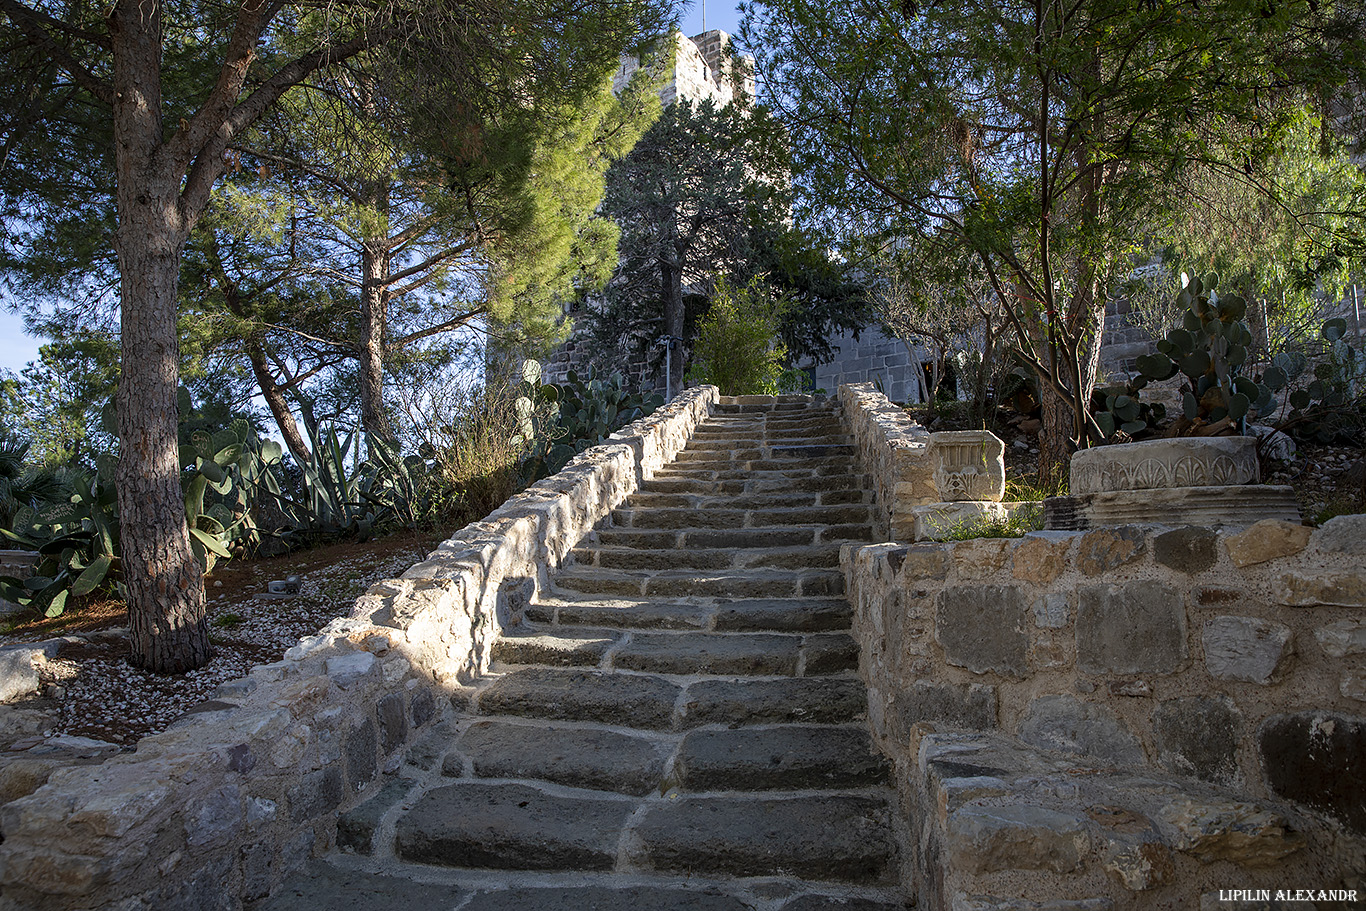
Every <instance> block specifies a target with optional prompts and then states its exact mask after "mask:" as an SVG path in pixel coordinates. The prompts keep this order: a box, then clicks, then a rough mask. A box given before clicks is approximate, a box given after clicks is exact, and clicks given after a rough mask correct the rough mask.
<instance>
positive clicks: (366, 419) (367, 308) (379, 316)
mask: <svg viewBox="0 0 1366 911" xmlns="http://www.w3.org/2000/svg"><path fill="white" fill-rule="evenodd" d="M369 196H370V199H369V200H368V202H369V203H370V205H371V206H373V207H374V209H375V211H376V212H377V213H379V214H380V215H381V216H387V215H388V213H389V196H388V191H387V189H386V188H385V186H383V185H377V186H376V187H375V188H374V191H373V192H372V193H370V194H369ZM381 222H382V223H385V225H386V229H385V230H384V231H383V232H381V233H380V234H379V236H377V237H367V238H365V240H364V241H362V243H361V290H360V338H358V339H357V340H356V348H357V353H358V355H359V361H360V422H361V426H362V427H364V428H365V432H366V433H371V434H374V435H375V436H378V437H380V438H381V439H384V440H393V438H394V430H393V427H392V426H391V425H390V423H389V414H388V412H387V411H386V410H385V408H384V354H385V342H386V338H385V336H386V332H387V324H388V317H389V266H390V254H389V238H388V232H387V218H381Z"/></svg>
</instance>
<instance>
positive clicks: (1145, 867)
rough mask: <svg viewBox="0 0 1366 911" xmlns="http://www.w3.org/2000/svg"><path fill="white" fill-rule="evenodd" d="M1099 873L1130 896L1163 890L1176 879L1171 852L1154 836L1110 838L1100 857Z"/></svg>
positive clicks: (1150, 833)
mask: <svg viewBox="0 0 1366 911" xmlns="http://www.w3.org/2000/svg"><path fill="white" fill-rule="evenodd" d="M1101 869H1103V870H1104V871H1105V872H1106V873H1108V874H1109V875H1110V876H1111V877H1113V878H1114V879H1115V880H1117V881H1118V882H1119V884H1120V885H1121V886H1123V887H1124V888H1126V889H1128V890H1129V891H1130V892H1143V891H1146V890H1148V889H1153V888H1156V887H1157V886H1164V885H1166V884H1167V883H1169V882H1171V881H1172V880H1173V879H1174V878H1175V876H1176V864H1175V862H1174V861H1173V860H1172V850H1171V848H1169V847H1167V846H1166V845H1165V844H1163V843H1162V840H1161V839H1160V838H1159V837H1158V836H1157V833H1155V832H1145V833H1141V834H1138V835H1131V834H1126V835H1119V836H1115V837H1111V838H1110V839H1109V844H1108V845H1106V847H1105V850H1104V851H1103V852H1102V854H1101Z"/></svg>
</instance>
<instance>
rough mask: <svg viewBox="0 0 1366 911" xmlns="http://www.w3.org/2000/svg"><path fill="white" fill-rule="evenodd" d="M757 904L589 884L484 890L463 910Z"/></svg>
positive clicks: (718, 908)
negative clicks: (565, 887)
mask: <svg viewBox="0 0 1366 911" xmlns="http://www.w3.org/2000/svg"><path fill="white" fill-rule="evenodd" d="M753 907H754V906H753V905H750V904H747V903H745V902H742V901H740V900H739V899H737V898H735V897H733V896H730V895H721V894H718V893H715V892H698V891H693V890H691V889H671V888H665V887H654V886H632V887H628V888H623V889H609V888H605V887H602V886H585V887H581V888H567V889H555V888H531V889H501V890H498V891H489V892H483V891H481V892H477V893H475V895H474V897H473V898H472V899H471V900H470V903H469V904H468V905H465V906H464V907H463V908H461V909H460V911H752V909H753ZM413 911H420V909H413Z"/></svg>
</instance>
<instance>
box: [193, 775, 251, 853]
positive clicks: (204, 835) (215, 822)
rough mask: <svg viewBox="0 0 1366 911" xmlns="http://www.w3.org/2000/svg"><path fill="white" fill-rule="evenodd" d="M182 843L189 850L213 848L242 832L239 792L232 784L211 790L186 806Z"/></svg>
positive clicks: (240, 797)
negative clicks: (183, 839)
mask: <svg viewBox="0 0 1366 911" xmlns="http://www.w3.org/2000/svg"><path fill="white" fill-rule="evenodd" d="M184 815H185V841H186V842H187V843H188V844H189V845H190V846H191V847H193V848H199V849H203V848H206V847H217V846H219V845H222V844H223V843H224V842H226V841H227V840H228V839H230V838H232V837H233V836H234V835H236V834H237V833H238V832H239V831H241V829H242V819H243V817H242V793H241V792H240V791H239V790H238V789H237V786H236V785H227V786H225V787H221V788H215V789H214V790H212V791H210V792H209V793H208V794H206V795H204V796H203V797H202V798H199V799H197V800H194V801H192V802H191V803H190V805H189V807H188V808H187V809H186V812H185V814H184Z"/></svg>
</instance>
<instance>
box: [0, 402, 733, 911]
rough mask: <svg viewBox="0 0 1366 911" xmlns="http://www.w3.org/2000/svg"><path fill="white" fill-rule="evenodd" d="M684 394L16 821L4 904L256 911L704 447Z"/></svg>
mask: <svg viewBox="0 0 1366 911" xmlns="http://www.w3.org/2000/svg"><path fill="white" fill-rule="evenodd" d="M716 401H717V394H716V389H715V387H710V386H706V387H700V388H697V389H691V390H688V391H686V392H684V393H683V394H682V395H680V396H679V397H678V398H676V399H675V400H674V401H673V402H672V403H670V404H669V405H667V406H665V407H664V408H661V409H660V410H659V411H657V412H655V414H653V415H651V416H649V417H646V418H643V419H641V420H640V421H637V422H636V423H634V424H632V425H630V426H629V427H627V428H625V429H623V430H622V431H620V432H618V433H616V434H613V435H612V437H611V439H610V440H609V441H608V442H607V443H605V444H604V445H602V446H598V447H594V448H593V449H590V450H588V451H586V452H584V453H582V454H581V455H580V456H578V457H577V458H576V459H574V461H572V462H570V463H569V465H568V466H567V467H566V468H565V470H564V471H562V472H561V473H560V474H558V475H555V476H554V477H552V478H548V479H546V480H545V481H541V482H539V483H537V484H535V485H532V487H530V488H528V489H527V490H526V491H525V492H524V493H522V494H520V495H518V496H516V497H513V498H512V499H510V500H509V501H508V502H507V503H505V504H504V505H503V506H502V507H500V508H499V509H498V510H496V511H495V512H493V513H492V514H491V515H490V516H489V517H488V518H487V519H485V520H484V521H482V522H476V523H473V524H472V525H470V526H467V527H466V528H465V529H462V530H461V531H460V532H457V533H456V534H455V535H453V536H452V537H451V538H450V539H449V540H447V541H445V542H443V543H442V544H441V545H440V546H439V547H438V548H437V550H436V551H435V552H433V553H432V554H431V555H429V557H428V558H427V560H425V561H423V562H422V563H419V564H417V565H416V566H414V567H412V568H411V569H409V570H408V571H407V572H406V573H404V575H403V577H402V578H401V579H394V580H389V581H386V582H380V583H378V584H376V585H375V586H373V587H372V588H371V589H370V591H369V592H367V593H366V594H365V595H364V596H363V597H362V598H360V599H359V600H358V602H357V604H356V607H355V610H354V611H353V612H352V614H351V615H350V616H349V617H345V618H338V619H336V620H334V621H332V622H331V623H330V624H329V625H328V626H327V627H325V628H324V629H323V630H322V631H321V632H320V633H319V634H318V635H316V636H312V637H309V638H307V639H305V640H303V641H301V642H300V643H299V645H297V646H295V647H294V648H292V649H290V650H289V651H288V652H287V653H286V654H285V657H284V660H282V661H279V662H276V663H274V664H269V665H264V666H261V667H257V668H254V669H253V670H252V672H251V674H250V676H248V677H245V678H242V679H240V680H237V681H233V682H230V683H228V684H225V685H224V686H223V687H220V689H219V691H218V692H217V693H216V694H215V699H214V700H213V701H211V702H208V703H205V704H204V705H203V706H201V707H200V710H199V711H197V712H193V713H191V714H189V715H187V716H186V717H185V718H184V719H182V720H181V721H179V722H177V723H176V724H174V725H173V726H172V727H171V728H170V729H168V730H167V731H165V732H163V733H161V734H157V735H153V736H150V737H147V738H144V739H143V740H142V741H141V742H140V743H139V744H138V747H137V752H136V753H132V754H124V755H120V756H117V757H115V758H113V759H110V760H109V761H107V762H105V763H103V764H102V765H99V766H96V767H89V766H87V767H83V768H68V769H59V770H58V771H56V772H54V773H53V774H52V777H51V778H50V779H49V781H48V783H47V784H46V785H45V786H43V787H42V788H39V789H38V790H37V791H36V792H34V793H33V794H31V795H30V796H28V797H25V798H21V799H19V800H16V801H13V802H11V803H9V804H6V805H5V806H4V807H3V808H0V832H3V836H4V841H3V843H0V886H3V889H0V908H3V909H5V911H9V909H39V908H41V909H43V911H67V909H93V908H118V909H120V911H151V909H156V911H206V909H230V911H231V909H237V908H240V907H241V903H242V901H243V900H248V901H249V900H252V899H256V898H260V897H262V896H264V895H266V894H268V892H269V891H270V889H271V888H272V887H273V886H275V885H276V884H278V883H279V881H280V879H281V877H282V876H284V875H285V874H286V873H288V872H289V871H290V870H291V869H293V868H295V867H297V866H298V865H299V864H300V863H302V862H303V861H304V860H305V859H306V858H307V857H309V856H310V855H312V854H315V853H320V852H323V851H326V850H327V849H328V848H329V847H330V846H331V845H332V844H334V843H335V840H336V826H337V822H336V819H337V811H338V810H345V809H347V808H349V807H351V806H354V805H355V804H357V803H359V802H360V801H361V800H363V799H364V798H365V797H367V796H369V794H368V789H369V788H370V787H371V786H372V785H373V783H374V782H375V781H376V779H377V777H378V775H379V774H380V772H381V771H383V770H385V769H387V768H390V767H392V766H393V765H395V764H396V763H397V762H398V757H399V756H400V755H401V753H402V751H403V749H404V748H405V746H406V745H407V744H408V743H409V742H411V741H412V740H413V739H414V738H415V737H416V735H418V734H419V733H420V732H421V731H422V728H423V727H424V725H427V724H428V723H429V722H430V721H431V720H432V719H434V718H437V717H439V715H440V708H439V701H440V700H443V699H446V698H448V697H449V695H450V693H451V692H452V691H454V690H456V689H457V688H458V687H459V686H460V684H462V683H464V682H467V681H469V680H470V679H471V678H472V677H473V676H475V675H477V674H479V673H481V672H482V671H484V670H486V669H487V666H488V662H489V656H490V653H491V650H492V646H493V643H494V641H496V639H497V637H498V635H499V634H500V632H501V630H502V629H503V628H504V627H505V626H506V625H508V624H509V623H511V622H513V621H514V620H515V619H517V617H518V615H519V613H520V611H521V610H522V609H523V607H524V606H525V604H526V603H527V601H529V600H530V599H531V598H532V597H533V596H534V595H535V593H536V591H537V590H538V589H539V588H540V587H541V586H543V585H544V584H545V582H546V576H547V573H548V572H553V571H554V570H555V569H556V568H557V567H558V566H560V565H561V563H562V562H563V560H564V558H565V557H566V555H567V554H568V553H569V551H570V549H571V548H572V547H573V546H574V544H575V543H576V542H577V541H578V540H579V539H580V538H581V537H582V536H583V535H584V534H585V533H587V532H588V531H589V530H590V529H591V528H592V526H593V524H594V523H595V522H596V521H597V520H598V519H600V518H601V517H602V516H604V515H606V514H607V513H608V512H610V511H611V509H612V508H614V507H615V506H617V505H618V504H620V503H621V502H622V500H624V499H625V497H626V496H627V495H628V494H630V493H631V492H632V491H634V490H635V489H636V488H637V487H638V485H639V484H640V482H641V481H642V480H644V479H646V478H649V477H651V476H652V475H653V473H654V471H655V470H656V469H658V468H659V467H661V466H662V465H664V464H666V463H667V462H668V461H670V460H671V459H672V457H673V455H674V454H676V453H677V452H678V451H679V450H680V449H682V448H683V447H684V445H686V443H687V440H688V439H689V438H690V437H691V435H692V431H693V429H694V428H695V427H696V425H697V424H698V423H699V422H700V421H701V420H703V419H704V418H705V416H706V415H707V413H708V412H709V410H710V406H711V405H712V404H714V403H715V402H716Z"/></svg>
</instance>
